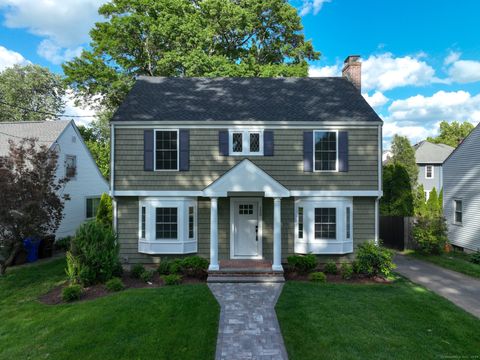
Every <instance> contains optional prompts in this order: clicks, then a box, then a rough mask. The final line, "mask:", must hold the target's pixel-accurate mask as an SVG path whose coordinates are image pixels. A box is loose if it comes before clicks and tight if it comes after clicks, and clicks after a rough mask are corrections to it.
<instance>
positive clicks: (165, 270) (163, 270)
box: [157, 259, 172, 275]
mask: <svg viewBox="0 0 480 360" xmlns="http://www.w3.org/2000/svg"><path fill="white" fill-rule="evenodd" d="M171 263H172V262H171V261H170V260H168V259H164V260H162V261H160V264H158V270H157V271H158V273H159V274H160V275H168V274H170V265H171Z"/></svg>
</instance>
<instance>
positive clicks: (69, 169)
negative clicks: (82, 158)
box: [65, 155, 77, 179]
mask: <svg viewBox="0 0 480 360" xmlns="http://www.w3.org/2000/svg"><path fill="white" fill-rule="evenodd" d="M76 176H77V157H76V156H75V155H65V177H66V178H69V179H73V178H75V177H76Z"/></svg>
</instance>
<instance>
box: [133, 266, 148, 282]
mask: <svg viewBox="0 0 480 360" xmlns="http://www.w3.org/2000/svg"><path fill="white" fill-rule="evenodd" d="M144 272H145V267H144V266H143V265H141V264H136V265H134V266H133V267H132V270H130V275H131V276H132V277H133V278H135V279H140V276H142V274H143V273H144Z"/></svg>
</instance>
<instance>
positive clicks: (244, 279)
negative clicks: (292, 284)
mask: <svg viewBox="0 0 480 360" xmlns="http://www.w3.org/2000/svg"><path fill="white" fill-rule="evenodd" d="M283 282H285V278H284V277H283V275H268V276H265V275H264V274H262V275H256V276H255V275H254V276H244V275H239V274H237V275H234V276H232V275H230V276H217V275H213V274H210V275H208V278H207V283H283Z"/></svg>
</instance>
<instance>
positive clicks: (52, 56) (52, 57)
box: [37, 39, 83, 65]
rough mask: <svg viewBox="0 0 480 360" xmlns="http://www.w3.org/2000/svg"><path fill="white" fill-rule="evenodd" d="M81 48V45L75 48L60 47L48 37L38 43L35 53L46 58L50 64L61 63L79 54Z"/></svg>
mask: <svg viewBox="0 0 480 360" xmlns="http://www.w3.org/2000/svg"><path fill="white" fill-rule="evenodd" d="M82 50H83V48H82V47H81V46H79V47H77V48H72V49H69V48H66V49H65V48H61V47H60V46H58V45H56V44H55V43H54V42H53V41H51V40H49V39H45V40H43V41H42V42H41V43H40V45H38V48H37V53H38V55H40V56H41V57H43V58H45V59H47V60H48V61H50V62H51V63H52V64H57V65H58V64H61V63H62V62H64V61H68V60H71V59H73V58H74V57H76V56H80V54H81V53H82Z"/></svg>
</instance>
